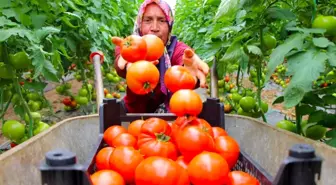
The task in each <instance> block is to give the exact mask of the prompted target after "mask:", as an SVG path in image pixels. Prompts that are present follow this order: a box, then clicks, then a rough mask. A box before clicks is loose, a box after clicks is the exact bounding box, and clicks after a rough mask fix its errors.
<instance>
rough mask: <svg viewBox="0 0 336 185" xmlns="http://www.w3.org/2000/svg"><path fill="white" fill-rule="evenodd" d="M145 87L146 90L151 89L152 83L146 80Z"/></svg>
mask: <svg viewBox="0 0 336 185" xmlns="http://www.w3.org/2000/svg"><path fill="white" fill-rule="evenodd" d="M143 88H144V89H145V90H147V89H149V88H150V83H149V82H145V83H144V85H143Z"/></svg>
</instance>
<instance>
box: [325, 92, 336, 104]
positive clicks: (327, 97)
mask: <svg viewBox="0 0 336 185" xmlns="http://www.w3.org/2000/svg"><path fill="white" fill-rule="evenodd" d="M322 100H323V102H324V104H326V105H336V97H334V96H333V95H331V94H328V95H325V96H323V97H322Z"/></svg>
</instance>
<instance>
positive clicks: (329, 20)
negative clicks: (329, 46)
mask: <svg viewBox="0 0 336 185" xmlns="http://www.w3.org/2000/svg"><path fill="white" fill-rule="evenodd" d="M312 27H313V28H321V29H325V30H326V32H325V34H326V35H331V36H335V35H336V17H335V16H324V15H318V16H317V17H316V18H315V19H314V21H313V24H312Z"/></svg>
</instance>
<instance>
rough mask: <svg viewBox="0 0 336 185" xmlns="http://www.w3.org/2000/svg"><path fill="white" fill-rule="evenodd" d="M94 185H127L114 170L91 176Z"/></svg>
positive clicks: (102, 171)
mask: <svg viewBox="0 0 336 185" xmlns="http://www.w3.org/2000/svg"><path fill="white" fill-rule="evenodd" d="M91 181H92V183H93V185H125V181H124V179H123V177H122V176H121V175H120V174H119V173H117V172H115V171H113V170H100V171H97V172H95V173H94V174H92V175H91Z"/></svg>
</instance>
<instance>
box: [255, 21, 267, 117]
mask: <svg viewBox="0 0 336 185" xmlns="http://www.w3.org/2000/svg"><path fill="white" fill-rule="evenodd" d="M262 38H263V27H262V26H260V46H261V49H263V46H264V41H263V39H262ZM263 60H264V57H263V56H261V59H260V62H259V61H257V65H258V66H257V81H258V82H257V86H258V96H257V98H258V105H259V109H260V110H261V116H262V119H263V121H264V122H266V123H267V120H266V117H265V114H264V111H263V110H262V108H261V89H262V87H261V84H260V80H261V75H262V74H261V61H263Z"/></svg>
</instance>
